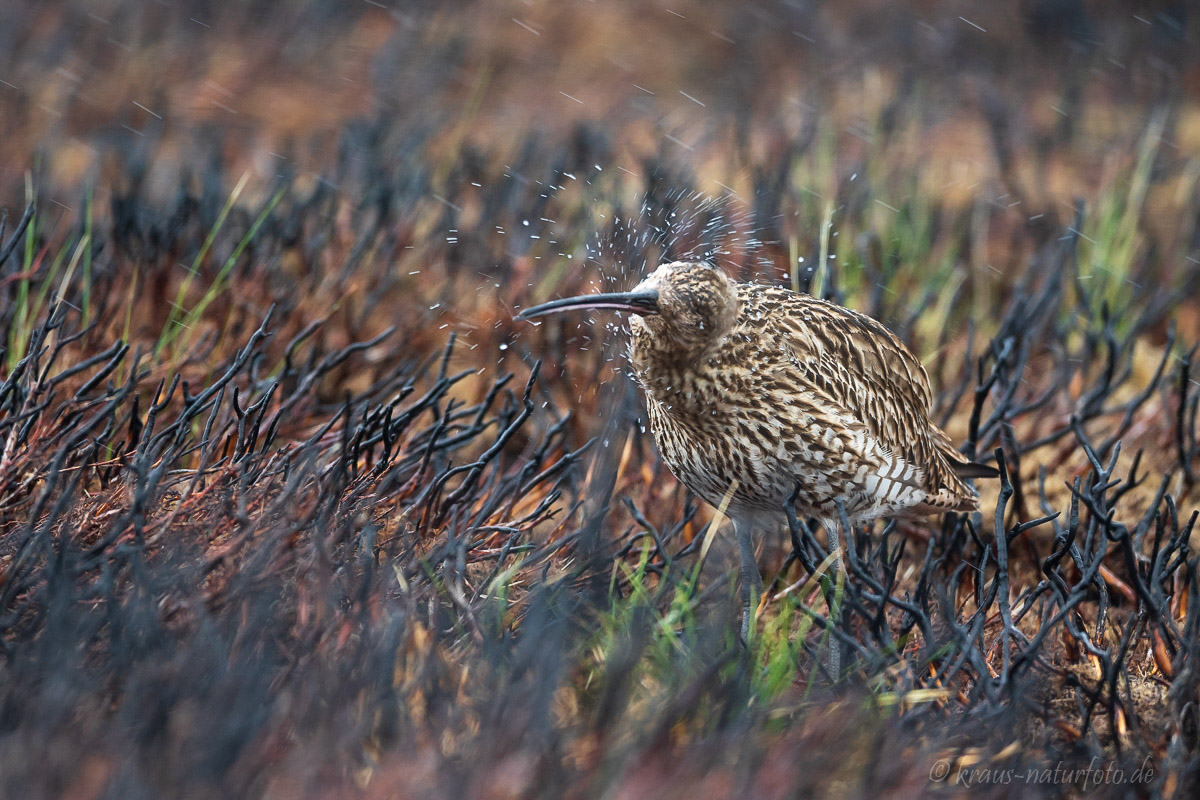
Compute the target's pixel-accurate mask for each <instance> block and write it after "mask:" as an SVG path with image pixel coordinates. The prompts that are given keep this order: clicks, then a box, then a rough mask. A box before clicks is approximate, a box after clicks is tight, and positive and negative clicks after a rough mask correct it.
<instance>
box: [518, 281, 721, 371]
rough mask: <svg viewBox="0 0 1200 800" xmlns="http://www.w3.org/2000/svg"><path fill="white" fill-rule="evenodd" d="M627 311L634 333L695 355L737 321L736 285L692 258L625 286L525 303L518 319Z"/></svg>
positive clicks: (656, 345)
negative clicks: (599, 310)
mask: <svg viewBox="0 0 1200 800" xmlns="http://www.w3.org/2000/svg"><path fill="white" fill-rule="evenodd" d="M596 308H612V309H619V310H622V311H629V312H630V313H632V314H633V315H634V316H633V318H632V320H631V323H630V324H631V326H632V328H633V333H634V336H635V338H636V337H639V335H642V334H649V338H650V340H651V341H652V344H650V346H651V347H652V348H654V349H656V350H662V351H669V352H671V353H672V354H674V355H676V356H680V357H683V356H693V357H695V356H700V355H703V354H704V352H705V351H706V350H708V349H709V348H710V347H711V346H712V345H714V344H716V343H717V342H718V341H720V339H721V338H722V337H723V336H724V335H725V334H726V333H728V332H729V331H730V329H732V328H733V326H734V323H735V322H736V321H737V311H738V301H737V288H736V287H735V286H734V284H733V281H731V280H729V278H728V277H727V276H726V275H725V273H724V272H722V271H721V270H720V269H718V268H717V267H714V266H711V265H709V264H701V263H696V262H691V261H675V262H672V263H670V264H663V265H662V266H660V267H659V268H658V269H656V270H654V272H652V273H650V275H649V276H647V277H646V279H645V280H644V281H642V282H641V283H639V284H638V285H637V286H635V287H633V289H631V290H629V291H628V292H613V293H608V294H589V295H582V296H580V297H568V298H564V299H562V300H551V301H550V302H549V303H542V304H541V305H537V306H533V307H531V308H527V309H525V310H524V311H522V312H521V313H520V315H519V316H520V318H521V319H532V318H533V317H540V316H542V315H544V314H552V313H557V312H562V311H572V310H577V309H596Z"/></svg>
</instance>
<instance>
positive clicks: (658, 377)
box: [521, 262, 990, 674]
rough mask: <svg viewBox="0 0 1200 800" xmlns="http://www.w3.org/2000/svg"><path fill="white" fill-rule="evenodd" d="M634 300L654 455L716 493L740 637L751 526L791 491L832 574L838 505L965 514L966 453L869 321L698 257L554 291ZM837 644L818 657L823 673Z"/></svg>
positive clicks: (748, 610) (971, 505)
mask: <svg viewBox="0 0 1200 800" xmlns="http://www.w3.org/2000/svg"><path fill="white" fill-rule="evenodd" d="M594 308H613V309H622V310H625V311H629V312H632V314H633V316H632V317H631V319H630V331H631V338H630V344H629V356H630V361H631V362H632V363H633V367H634V371H635V372H636V374H637V378H638V381H639V382H640V383H641V385H642V388H643V390H644V391H645V393H646V408H647V411H648V415H649V419H650V429H651V430H652V431H653V433H654V438H655V440H656V441H657V442H658V447H659V450H660V451H661V453H662V457H663V461H665V462H666V464H667V466H669V467H670V468H671V471H672V472H673V473H675V476H676V477H677V478H679V480H681V481H682V482H683V483H684V484H685V485H687V486H688V487H689V488H690V489H692V491H694V492H696V493H697V494H699V495H700V496H701V497H703V498H704V499H705V500H707V501H708V502H709V503H711V504H713V505H720V504H721V503H722V502H723V500H724V499H725V497H726V496H728V497H729V505H728V511H729V515H730V517H732V518H733V521H734V524H735V528H736V529H737V539H738V550H739V553H740V557H741V572H742V581H741V584H742V601H743V614H742V638H743V640H744V641H745V640H748V638H749V635H750V630H751V625H750V623H751V620H752V618H753V613H752V609H753V606H754V600H753V594H754V590H753V588H752V587H754V586H756V585H757V584H758V582H759V581H760V580H761V576H760V575H759V574H758V570H757V567H756V565H755V558H754V547H753V542H752V534H751V531H752V530H753V529H762V528H770V527H779V525H780V523H781V522H782V521H783V519H784V517H785V511H784V506H785V504H786V503H787V502H788V499H789V498H790V497H791V496H792V494H793V492H795V493H796V503H797V506H798V508H797V509H796V510H797V511H798V512H799V514H801V515H802V516H807V517H817V518H818V519H819V520H820V521H821V525H822V527H823V528H824V529H825V531H826V533H827V535H828V537H829V543H830V549H831V552H832V555H833V557H834V558H833V563H834V568H835V569H836V570H837V571H838V572H841V570H842V567H841V561H840V556H839V546H838V535H837V528H838V523H837V519H838V514H837V505H838V501H839V500H840V501H841V502H842V504H843V506H844V508H845V510H846V514H847V516H848V518H849V521H850V523H851V524H852V525H854V524H860V523H864V522H868V521H871V520H874V519H876V518H878V517H881V516H909V517H911V516H923V515H927V514H930V513H936V512H943V511H971V510H974V509H975V508H976V507H977V504H978V500H977V497H976V495H975V492H974V491H973V490H972V489H971V488H970V487H969V486H968V485H967V484H966V483H965V482H964V481H963V478H964V477H972V476H974V477H981V476H983V475H986V474H988V473H989V472H990V470H989V469H988V468H986V467H982V466H980V465H978V464H972V463H970V462H969V461H968V460H967V459H965V458H964V457H963V456H962V455H960V454H959V453H958V452H957V451H956V450H955V449H954V448H953V447H952V446H951V444H950V440H949V438H947V436H946V434H945V433H943V432H942V431H941V430H939V429H938V427H937V426H936V425H934V424H933V422H932V421H931V420H930V419H929V410H930V405H931V403H932V394H931V393H930V391H929V378H928V376H927V375H926V374H925V369H924V368H923V367H922V366H921V363H920V362H919V361H917V359H916V357H915V356H914V355H913V354H912V353H911V352H910V351H909V350H908V348H906V347H905V346H904V345H903V344H902V343H901V342H900V340H899V339H897V338H896V337H895V336H894V335H893V334H892V333H891V332H890V331H889V330H887V329H886V328H885V327H883V326H882V325H880V324H879V323H878V322H876V321H875V320H873V319H871V318H870V317H867V316H864V315H863V314H859V313H857V312H855V311H850V310H849V309H845V308H842V307H840V306H837V305H834V304H832V303H827V302H825V301H823V300H818V299H816V298H814V297H811V296H809V295H804V294H798V293H796V292H791V291H788V290H786V289H780V288H775V287H769V286H759V285H756V284H746V283H735V282H733V281H731V280H730V279H729V278H728V277H727V276H726V275H725V273H723V272H722V271H721V270H719V269H717V268H716V267H713V266H710V265H707V264H696V263H690V262H675V263H671V264H664V265H663V266H661V267H659V268H658V269H657V270H655V271H654V272H653V273H652V274H651V275H650V276H649V277H648V278H646V280H644V281H642V282H641V283H640V284H638V285H637V286H636V287H634V288H633V290H632V291H629V292H620V293H614V294H599V295H591V296H585V297H571V298H566V299H564V300H554V301H551V302H549V303H543V304H541V305H539V306H535V307H533V308H529V309H526V310H525V311H524V312H522V314H521V316H522V317H523V318H526V319H529V318H532V317H536V316H541V315H542V314H548V313H552V312H559V311H567V310H572V309H594ZM837 664H838V649H837V648H833V649H831V650H830V653H829V668H830V673H831V674H836V673H837Z"/></svg>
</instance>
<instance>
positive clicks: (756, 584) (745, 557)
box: [734, 522, 762, 648]
mask: <svg viewBox="0 0 1200 800" xmlns="http://www.w3.org/2000/svg"><path fill="white" fill-rule="evenodd" d="M734 530H735V531H736V532H737V542H738V553H739V555H740V556H741V562H742V563H741V581H740V583H741V586H740V594H741V600H742V645H743V646H745V647H747V648H748V647H749V646H750V631H751V629H752V628H753V625H754V609H755V608H757V607H758V593H759V592H760V591H761V590H762V576H761V575H759V574H758V561H757V560H756V559H755V558H754V541H753V540H752V539H751V537H750V525H749V524H747V523H744V522H743V523H738V524H735V525H734Z"/></svg>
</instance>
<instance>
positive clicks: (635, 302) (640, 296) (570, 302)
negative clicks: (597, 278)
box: [517, 289, 658, 319]
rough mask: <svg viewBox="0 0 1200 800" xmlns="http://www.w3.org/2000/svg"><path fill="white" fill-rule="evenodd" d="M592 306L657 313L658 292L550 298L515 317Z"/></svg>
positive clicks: (639, 312) (528, 317) (591, 307)
mask: <svg viewBox="0 0 1200 800" xmlns="http://www.w3.org/2000/svg"><path fill="white" fill-rule="evenodd" d="M594 308H613V309H617V310H618V311H631V312H633V313H634V314H657V313H658V292H656V291H654V290H652V289H650V290H642V291H637V292H609V293H607V294H585V295H581V296H579V297H564V298H563V299H561V300H551V301H550V302H548V303H542V304H541V305H536V306H530V307H529V308H527V309H525V310H524V311H522V312H521V313H520V314H518V315H517V319H533V318H534V317H540V316H543V315H545V314H557V313H560V312H563V311H575V310H578V309H594Z"/></svg>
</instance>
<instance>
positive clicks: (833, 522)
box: [821, 517, 854, 681]
mask: <svg viewBox="0 0 1200 800" xmlns="http://www.w3.org/2000/svg"><path fill="white" fill-rule="evenodd" d="M821 525H822V526H823V527H824V528H825V536H826V538H827V539H828V541H829V553H830V555H832V556H833V576H832V577H833V581H832V587H831V591H830V594H829V596H830V597H831V598H833V601H832V607H831V608H830V609H829V624H830V625H837V624H838V623H839V622H840V621H841V618H842V603H841V598H840V597H838V589H837V587H838V584H839V583H841V584H843V586H844V585H845V580H846V567H845V565H844V564H843V563H842V548H841V541H840V537H839V536H838V519H837V517H833V518H832V519H829V518H826V519H823V520H821ZM846 535H847V536H853V535H854V534H853V533H852V532H851V531H846ZM825 666H826V667H827V668H828V670H829V677H830V678H832V679H833V680H834V681H836V680H837V679H838V674H839V673H840V672H841V671H842V643H841V641H840V640H839V639H838V638H837V637H836V636H834V635H833V634H832V633H831V634H830V635H829V658H828V660H827V661H826V662H825Z"/></svg>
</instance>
